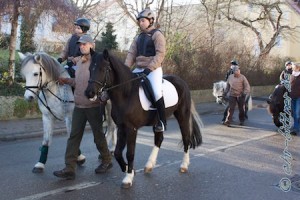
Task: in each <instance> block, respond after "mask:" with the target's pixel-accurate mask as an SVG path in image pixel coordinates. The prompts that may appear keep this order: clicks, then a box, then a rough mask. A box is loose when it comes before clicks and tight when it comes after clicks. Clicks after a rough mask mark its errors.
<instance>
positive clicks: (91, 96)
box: [85, 90, 95, 98]
mask: <svg viewBox="0 0 300 200" xmlns="http://www.w3.org/2000/svg"><path fill="white" fill-rule="evenodd" d="M85 96H86V97H87V98H93V97H94V96H95V92H94V91H92V90H86V91H85Z"/></svg>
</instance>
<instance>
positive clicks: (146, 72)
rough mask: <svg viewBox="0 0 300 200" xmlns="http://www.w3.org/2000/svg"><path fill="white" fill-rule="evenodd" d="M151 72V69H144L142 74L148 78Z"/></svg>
mask: <svg viewBox="0 0 300 200" xmlns="http://www.w3.org/2000/svg"><path fill="white" fill-rule="evenodd" d="M151 72H152V71H151V69H149V68H146V69H144V71H143V72H142V73H143V74H145V75H146V76H148V75H149V74H150V73H151Z"/></svg>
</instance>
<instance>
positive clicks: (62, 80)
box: [57, 77, 69, 85]
mask: <svg viewBox="0 0 300 200" xmlns="http://www.w3.org/2000/svg"><path fill="white" fill-rule="evenodd" d="M57 82H58V83H59V84H60V85H64V84H68V83H69V78H63V77H59V78H58V80H57Z"/></svg>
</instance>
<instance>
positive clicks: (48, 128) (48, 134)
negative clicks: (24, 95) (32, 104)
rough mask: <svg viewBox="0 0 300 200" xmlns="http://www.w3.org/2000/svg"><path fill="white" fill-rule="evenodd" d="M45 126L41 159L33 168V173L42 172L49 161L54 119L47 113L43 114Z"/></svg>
mask: <svg viewBox="0 0 300 200" xmlns="http://www.w3.org/2000/svg"><path fill="white" fill-rule="evenodd" d="M42 118H43V128H44V136H43V143H42V147H41V148H40V151H41V154H40V159H39V161H38V162H37V163H36V164H35V165H34V168H33V169H32V172H33V173H42V172H43V171H44V169H45V164H46V162H47V156H48V150H49V146H50V143H51V141H52V133H53V119H52V118H51V117H49V116H47V115H43V117H42Z"/></svg>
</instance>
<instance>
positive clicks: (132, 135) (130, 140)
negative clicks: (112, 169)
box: [122, 128, 137, 188]
mask: <svg viewBox="0 0 300 200" xmlns="http://www.w3.org/2000/svg"><path fill="white" fill-rule="evenodd" d="M126 133H127V153H126V158H127V161H128V166H127V171H126V175H125V178H124V179H123V181H122V187H123V188H129V187H131V186H132V182H133V178H134V167H133V165H134V153H135V146H136V136H137V129H135V128H133V129H130V128H126Z"/></svg>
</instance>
